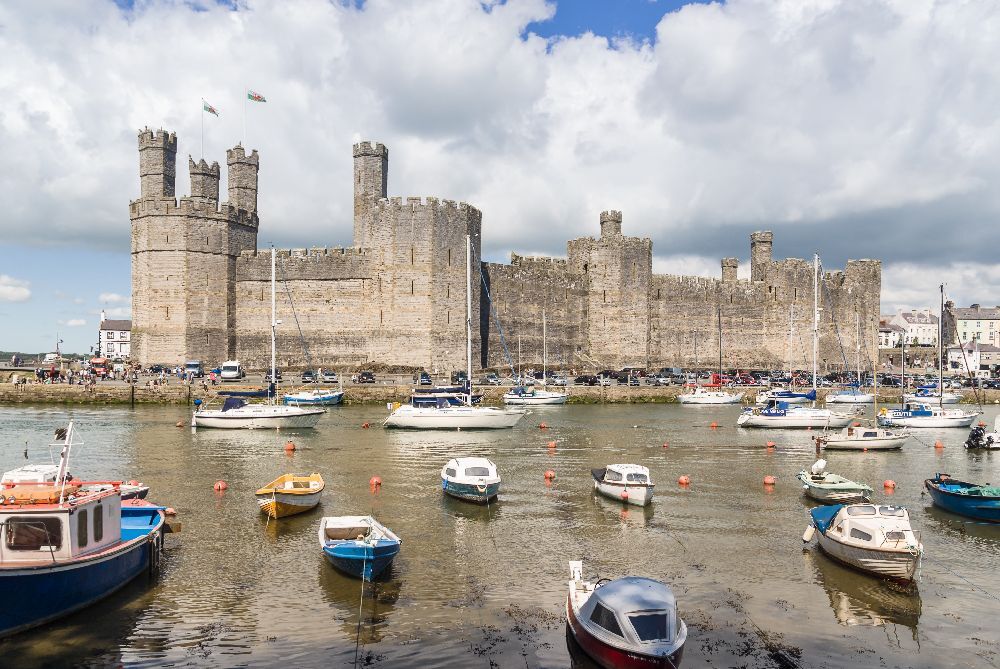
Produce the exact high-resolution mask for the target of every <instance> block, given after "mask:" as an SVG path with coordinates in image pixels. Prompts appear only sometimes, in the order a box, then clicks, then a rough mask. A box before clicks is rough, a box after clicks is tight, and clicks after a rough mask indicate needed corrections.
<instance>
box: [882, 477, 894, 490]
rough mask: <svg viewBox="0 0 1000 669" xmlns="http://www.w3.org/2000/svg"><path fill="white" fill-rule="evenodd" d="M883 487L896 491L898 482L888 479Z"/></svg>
mask: <svg viewBox="0 0 1000 669" xmlns="http://www.w3.org/2000/svg"><path fill="white" fill-rule="evenodd" d="M882 486H883V487H884V488H886V489H887V490H895V489H896V482H895V481H893V480H892V479H886V480H885V482H884V483H883V484H882Z"/></svg>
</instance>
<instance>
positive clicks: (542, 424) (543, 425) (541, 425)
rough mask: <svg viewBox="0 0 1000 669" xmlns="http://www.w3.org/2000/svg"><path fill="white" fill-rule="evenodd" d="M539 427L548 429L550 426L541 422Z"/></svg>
mask: <svg viewBox="0 0 1000 669" xmlns="http://www.w3.org/2000/svg"><path fill="white" fill-rule="evenodd" d="M538 429H539V430H547V429H549V426H548V425H546V424H545V423H539V424H538Z"/></svg>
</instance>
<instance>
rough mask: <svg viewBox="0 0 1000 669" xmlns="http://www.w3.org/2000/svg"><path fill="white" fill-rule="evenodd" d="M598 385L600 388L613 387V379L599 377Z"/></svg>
mask: <svg viewBox="0 0 1000 669" xmlns="http://www.w3.org/2000/svg"><path fill="white" fill-rule="evenodd" d="M597 385H599V386H610V385H611V377H610V376H598V377H597Z"/></svg>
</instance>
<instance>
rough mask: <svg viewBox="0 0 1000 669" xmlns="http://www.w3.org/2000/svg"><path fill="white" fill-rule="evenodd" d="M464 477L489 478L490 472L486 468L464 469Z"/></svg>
mask: <svg viewBox="0 0 1000 669" xmlns="http://www.w3.org/2000/svg"><path fill="white" fill-rule="evenodd" d="M465 475H466V476H489V475H490V470H489V468H488V467H466V468H465Z"/></svg>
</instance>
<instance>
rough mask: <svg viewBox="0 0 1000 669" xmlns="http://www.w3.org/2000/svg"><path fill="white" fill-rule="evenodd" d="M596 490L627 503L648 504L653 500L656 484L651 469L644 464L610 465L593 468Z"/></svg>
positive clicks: (592, 473) (591, 472)
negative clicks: (651, 477)
mask: <svg viewBox="0 0 1000 669" xmlns="http://www.w3.org/2000/svg"><path fill="white" fill-rule="evenodd" d="M590 474H591V476H593V477H594V490H596V491H597V492H598V493H600V494H602V495H604V496H605V497H610V498H611V499H616V500H619V501H622V502H625V503H626V504H634V505H636V506H646V505H647V504H649V503H650V502H652V501H653V488H654V487H655V485H654V484H653V482H652V480H650V478H649V469H647V468H646V467H643V466H642V465H630V464H620V465H608V466H607V467H603V468H601V469H591V470H590Z"/></svg>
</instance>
